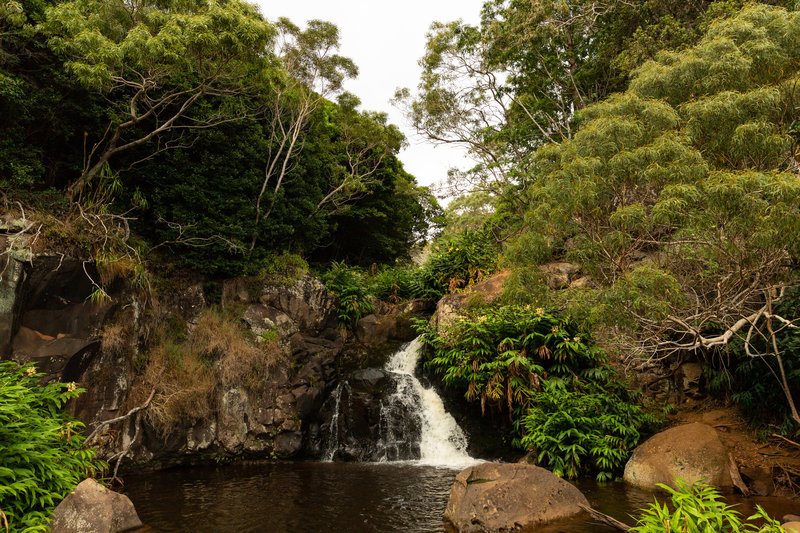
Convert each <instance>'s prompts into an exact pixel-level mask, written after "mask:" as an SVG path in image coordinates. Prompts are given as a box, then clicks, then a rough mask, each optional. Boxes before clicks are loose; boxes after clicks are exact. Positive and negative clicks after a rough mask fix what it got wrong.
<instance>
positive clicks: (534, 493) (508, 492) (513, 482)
mask: <svg viewBox="0 0 800 533" xmlns="http://www.w3.org/2000/svg"><path fill="white" fill-rule="evenodd" d="M579 505H585V506H587V507H588V506H589V502H588V501H587V500H586V497H585V496H584V495H583V494H581V492H580V491H579V490H578V489H576V488H575V487H574V486H572V485H571V484H569V483H568V482H566V481H565V480H563V479H561V478H559V477H557V476H555V475H554V474H553V473H551V472H549V471H548V470H545V469H544V468H539V467H537V466H532V465H523V464H498V463H482V464H479V465H476V466H472V467H469V468H467V469H466V470H464V471H462V472H460V473H459V474H458V475H457V476H456V481H455V483H454V484H453V487H452V488H451V489H450V499H449V501H448V502H447V509H446V510H445V513H444V520H445V522H447V523H448V524H449V525H450V526H452V528H454V529H455V530H456V531H458V532H459V533H465V532H469V533H482V532H497V531H516V530H525V531H528V530H530V529H532V528H534V527H537V526H540V525H542V524H546V523H548V522H552V521H555V520H559V519H563V518H569V517H571V516H574V515H576V514H578V513H581V512H582V511H581V509H580V507H579Z"/></svg>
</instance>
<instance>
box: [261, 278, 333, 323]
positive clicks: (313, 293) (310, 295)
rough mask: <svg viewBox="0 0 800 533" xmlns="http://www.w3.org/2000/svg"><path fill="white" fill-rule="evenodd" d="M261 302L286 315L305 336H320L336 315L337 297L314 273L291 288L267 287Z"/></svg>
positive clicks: (264, 289) (262, 294)
mask: <svg viewBox="0 0 800 533" xmlns="http://www.w3.org/2000/svg"><path fill="white" fill-rule="evenodd" d="M258 301H259V303H261V305H265V306H267V307H272V308H274V309H277V310H278V311H281V312H283V313H285V314H286V315H287V316H288V317H289V318H290V319H291V320H292V322H294V324H295V325H296V326H297V328H298V329H299V331H300V332H301V333H303V334H304V335H317V334H319V333H320V332H321V331H322V330H323V329H325V327H326V326H328V324H329V322H330V320H331V319H332V318H335V316H336V307H337V298H336V296H335V295H334V294H333V293H331V292H329V291H328V289H327V288H325V285H323V284H322V282H321V281H320V280H318V279H317V278H315V277H314V276H311V275H310V274H305V275H303V277H301V278H300V279H298V280H297V281H296V282H295V283H294V284H293V285H292V286H290V287H285V286H281V285H266V286H264V288H263V290H262V292H261V296H260V297H259V298H258Z"/></svg>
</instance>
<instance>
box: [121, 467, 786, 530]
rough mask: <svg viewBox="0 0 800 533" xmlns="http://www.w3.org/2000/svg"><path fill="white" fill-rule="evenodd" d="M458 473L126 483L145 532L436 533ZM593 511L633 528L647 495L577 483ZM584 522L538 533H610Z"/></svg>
mask: <svg viewBox="0 0 800 533" xmlns="http://www.w3.org/2000/svg"><path fill="white" fill-rule="evenodd" d="M457 473H458V470H455V469H449V468H440V467H433V466H424V465H419V464H418V463H414V462H408V463H403V462H393V463H330V462H327V463H326V462H298V463H281V462H277V463H257V464H253V463H249V464H235V465H227V466H220V467H203V468H184V469H175V470H167V471H160V472H154V473H149V474H146V475H128V476H126V477H125V481H126V483H125V488H124V492H125V493H127V494H128V496H129V497H130V498H131V500H132V501H133V503H134V505H135V506H136V510H137V511H138V513H139V517H140V518H141V519H142V521H143V522H144V523H145V524H146V525H147V529H146V531H151V532H159V533H171V532H175V533H177V532H183V533H190V532H191V533H196V532H205V531H208V532H213V533H246V532H267V533H272V532H274V533H284V532H285V533H301V532H302V533H315V532H336V533H338V532H353V533H360V532H365V533H366V532H382V533H386V532H409V533H410V532H420V533H421V532H426V533H427V532H441V531H444V527H443V524H442V513H443V512H444V509H445V506H446V505H447V498H448V495H449V492H450V486H451V485H452V484H453V480H454V479H455V476H456V474H457ZM577 486H578V488H580V489H581V491H583V493H584V494H585V495H586V497H587V498H588V500H589V503H591V505H592V506H593V507H595V508H596V509H598V510H600V511H602V512H604V513H606V514H609V515H611V516H614V517H615V518H617V519H619V520H621V521H623V522H626V523H628V524H630V525H633V523H634V520H633V519H632V518H630V515H631V514H636V510H637V509H640V508H642V507H644V506H645V505H647V504H648V503H650V502H651V501H652V500H653V495H652V493H649V492H646V491H641V490H637V489H634V488H631V487H628V486H626V485H624V484H622V483H608V484H605V485H602V486H598V485H597V484H596V483H594V482H593V481H591V480H584V481H581V482H579V483H577ZM729 501H730V502H731V503H738V504H740V506H739V508H738V510H739V511H740V512H741V513H742V514H743V515H744V516H745V517H746V516H749V515H750V514H752V512H753V510H754V509H755V504H760V505H761V506H763V507H764V508H765V509H766V510H767V512H769V513H770V515H772V516H774V517H778V518H779V517H781V516H783V515H784V514H787V513H795V514H800V513H798V511H800V502H796V501H791V500H786V499H780V498H768V497H757V498H750V499H743V498H736V497H731V498H730V500H729ZM613 531H614V530H613V529H611V528H608V527H606V526H604V525H602V524H599V523H597V522H594V521H591V520H590V519H588V518H587V517H585V516H584V517H582V518H580V519H576V520H572V521H565V522H561V523H559V524H557V525H553V526H548V527H546V528H540V529H537V532H541V533H592V532H597V533H612V532H613Z"/></svg>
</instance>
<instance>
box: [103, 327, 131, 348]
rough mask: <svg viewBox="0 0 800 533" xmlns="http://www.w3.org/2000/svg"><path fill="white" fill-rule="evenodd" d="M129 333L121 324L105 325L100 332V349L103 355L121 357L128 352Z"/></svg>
mask: <svg viewBox="0 0 800 533" xmlns="http://www.w3.org/2000/svg"><path fill="white" fill-rule="evenodd" d="M129 336H130V332H129V330H128V328H127V327H125V326H123V325H122V324H106V325H105V326H104V327H103V330H102V331H101V332H100V348H101V349H102V350H103V352H104V353H108V354H111V355H122V354H124V353H125V352H127V351H128V349H129V347H130V343H129Z"/></svg>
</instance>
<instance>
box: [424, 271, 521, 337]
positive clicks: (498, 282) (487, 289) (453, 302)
mask: <svg viewBox="0 0 800 533" xmlns="http://www.w3.org/2000/svg"><path fill="white" fill-rule="evenodd" d="M510 273H511V271H510V270H502V271H500V272H498V273H497V274H494V275H492V276H489V277H488V278H486V279H484V280H483V281H480V282H478V283H476V284H475V285H472V286H470V287H468V288H466V289H465V290H464V291H462V292H457V293H453V294H445V295H444V296H442V298H441V299H440V300H439V302H438V303H437V304H436V314H435V315H434V318H433V320H434V324H435V325H436V327H437V328H440V327H444V326H447V325H448V324H450V323H452V321H453V320H454V319H455V318H456V317H457V316H458V315H459V314H461V313H462V311H463V310H464V308H465V307H466V306H467V305H468V304H469V303H470V301H473V300H478V301H480V302H481V303H484V304H490V303H492V302H494V301H495V300H496V299H497V298H499V297H500V295H501V294H502V293H503V283H504V282H505V281H506V278H508V275H509V274H510Z"/></svg>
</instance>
